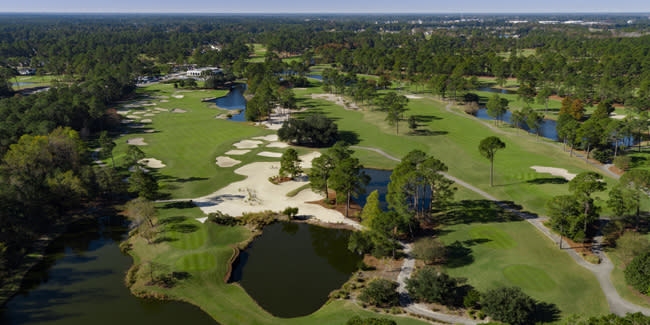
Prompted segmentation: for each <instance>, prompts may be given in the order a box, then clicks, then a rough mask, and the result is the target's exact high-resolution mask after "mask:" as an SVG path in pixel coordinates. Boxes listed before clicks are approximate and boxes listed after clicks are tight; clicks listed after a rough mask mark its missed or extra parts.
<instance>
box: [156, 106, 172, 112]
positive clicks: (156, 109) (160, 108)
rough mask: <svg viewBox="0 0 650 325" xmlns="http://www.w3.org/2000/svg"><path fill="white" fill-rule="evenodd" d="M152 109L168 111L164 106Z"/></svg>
mask: <svg viewBox="0 0 650 325" xmlns="http://www.w3.org/2000/svg"><path fill="white" fill-rule="evenodd" d="M154 109H155V110H157V111H160V112H169V110H168V109H166V108H160V107H156V108H154Z"/></svg>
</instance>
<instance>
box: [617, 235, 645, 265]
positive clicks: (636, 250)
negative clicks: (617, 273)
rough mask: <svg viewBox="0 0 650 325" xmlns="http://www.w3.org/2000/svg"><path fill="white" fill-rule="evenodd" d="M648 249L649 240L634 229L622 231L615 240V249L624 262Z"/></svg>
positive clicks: (627, 262)
mask: <svg viewBox="0 0 650 325" xmlns="http://www.w3.org/2000/svg"><path fill="white" fill-rule="evenodd" d="M649 250H650V241H648V239H647V238H645V237H644V236H642V235H641V234H639V233H638V232H635V231H628V232H626V233H624V234H623V235H622V236H621V237H620V238H619V239H618V240H617V241H616V251H617V252H618V254H619V255H620V257H621V260H623V263H625V264H629V263H630V262H631V261H632V259H633V258H634V257H635V256H639V255H641V254H642V253H644V252H647V251H649Z"/></svg>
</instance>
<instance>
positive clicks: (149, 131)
mask: <svg viewBox="0 0 650 325" xmlns="http://www.w3.org/2000/svg"><path fill="white" fill-rule="evenodd" d="M143 132H144V133H154V132H156V130H154V129H149V130H144V131H143Z"/></svg>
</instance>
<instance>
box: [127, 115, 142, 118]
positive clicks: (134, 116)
mask: <svg viewBox="0 0 650 325" xmlns="http://www.w3.org/2000/svg"><path fill="white" fill-rule="evenodd" d="M126 117H127V118H130V119H139V118H140V116H137V115H127V116H126Z"/></svg>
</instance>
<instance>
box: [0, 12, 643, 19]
mask: <svg viewBox="0 0 650 325" xmlns="http://www.w3.org/2000/svg"><path fill="white" fill-rule="evenodd" d="M3 14H37V15H48V14H58V15H79V14H81V15H83V14H105V15H116V14H133V15H137V14H145V15H146V14H154V15H155V14H190V15H233V14H234V15H310V16H318V15H449V14H457V15H458V14H463V15H580V14H598V15H608V14H609V15H619V14H632V15H650V11H564V12H563V11H512V12H510V11H502V12H499V11H484V12H481V11H478V12H471V11H431V12H407V11H398V12H395V11H393V12H391V11H376V12H372V11H342V12H326V11H324V12H312V11H304V12H302V11H294V12H264V11H223V12H218V11H214V12H204V11H138V10H132V11H0V15H3ZM648 19H650V16H649V17H648Z"/></svg>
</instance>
